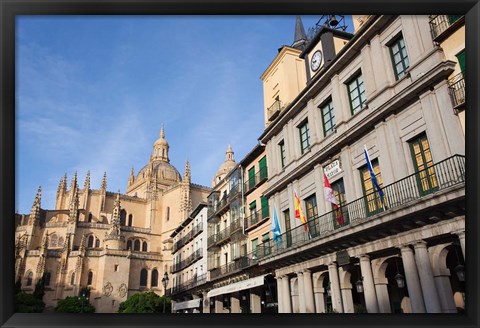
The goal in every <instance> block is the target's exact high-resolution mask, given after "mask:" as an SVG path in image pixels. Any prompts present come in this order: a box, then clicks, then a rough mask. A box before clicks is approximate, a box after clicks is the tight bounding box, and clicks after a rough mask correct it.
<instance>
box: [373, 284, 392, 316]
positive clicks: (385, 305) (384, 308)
mask: <svg viewBox="0 0 480 328" xmlns="http://www.w3.org/2000/svg"><path fill="white" fill-rule="evenodd" d="M374 282H375V291H376V293H377V301H378V311H379V312H380V313H392V309H391V308H390V296H389V295H388V287H387V286H388V279H387V278H377V277H376V278H374Z"/></svg>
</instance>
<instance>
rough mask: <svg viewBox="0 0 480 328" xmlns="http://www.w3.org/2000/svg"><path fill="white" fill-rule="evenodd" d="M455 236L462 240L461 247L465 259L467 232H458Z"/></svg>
mask: <svg viewBox="0 0 480 328" xmlns="http://www.w3.org/2000/svg"><path fill="white" fill-rule="evenodd" d="M455 234H456V235H457V236H458V239H459V240H460V246H461V247H462V253H463V258H465V231H457V232H455Z"/></svg>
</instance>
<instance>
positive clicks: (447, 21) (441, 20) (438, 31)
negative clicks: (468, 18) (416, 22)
mask: <svg viewBox="0 0 480 328" xmlns="http://www.w3.org/2000/svg"><path fill="white" fill-rule="evenodd" d="M460 18H462V15H434V16H430V22H429V24H430V32H431V34H432V39H433V40H434V41H439V40H437V38H438V37H439V36H441V35H442V34H443V32H445V31H446V30H447V29H448V28H449V27H450V26H452V25H453V24H454V23H456V22H457V21H459V20H460Z"/></svg>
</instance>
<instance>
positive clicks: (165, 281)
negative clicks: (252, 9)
mask: <svg viewBox="0 0 480 328" xmlns="http://www.w3.org/2000/svg"><path fill="white" fill-rule="evenodd" d="M162 285H163V288H164V290H165V293H164V295H163V313H165V299H166V298H167V285H168V273H166V272H165V274H164V275H163V278H162Z"/></svg>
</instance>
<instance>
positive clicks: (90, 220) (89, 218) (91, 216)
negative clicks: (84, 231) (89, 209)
mask: <svg viewBox="0 0 480 328" xmlns="http://www.w3.org/2000/svg"><path fill="white" fill-rule="evenodd" d="M92 219H93V215H92V213H88V222H92Z"/></svg>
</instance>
